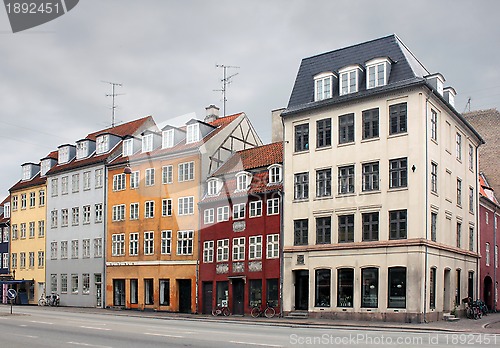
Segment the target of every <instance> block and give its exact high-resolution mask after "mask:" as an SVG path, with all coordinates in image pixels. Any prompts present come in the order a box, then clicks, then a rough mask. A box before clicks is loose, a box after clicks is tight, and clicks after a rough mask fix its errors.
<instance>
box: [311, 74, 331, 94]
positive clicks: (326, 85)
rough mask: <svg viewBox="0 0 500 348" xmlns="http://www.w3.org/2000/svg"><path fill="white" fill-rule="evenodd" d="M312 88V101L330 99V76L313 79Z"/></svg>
mask: <svg viewBox="0 0 500 348" xmlns="http://www.w3.org/2000/svg"><path fill="white" fill-rule="evenodd" d="M322 75H323V74H322ZM314 86H315V87H314V100H323V99H327V98H331V97H332V75H329V76H325V77H322V78H317V79H315V80H314Z"/></svg>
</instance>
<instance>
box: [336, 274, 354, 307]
mask: <svg viewBox="0 0 500 348" xmlns="http://www.w3.org/2000/svg"><path fill="white" fill-rule="evenodd" d="M337 284H338V285H337V286H338V289H337V307H353V306H354V302H353V299H354V270H353V269H352V268H340V269H339V270H338V271H337Z"/></svg>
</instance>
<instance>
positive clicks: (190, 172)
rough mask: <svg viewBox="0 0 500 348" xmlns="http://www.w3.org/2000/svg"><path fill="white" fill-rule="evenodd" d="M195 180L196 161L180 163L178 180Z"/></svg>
mask: <svg viewBox="0 0 500 348" xmlns="http://www.w3.org/2000/svg"><path fill="white" fill-rule="evenodd" d="M192 180H194V161H191V162H184V163H179V165H178V181H179V182H184V181H192Z"/></svg>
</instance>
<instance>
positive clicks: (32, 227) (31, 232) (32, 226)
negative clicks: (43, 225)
mask: <svg viewBox="0 0 500 348" xmlns="http://www.w3.org/2000/svg"><path fill="white" fill-rule="evenodd" d="M29 228H30V238H35V221H30V225H29Z"/></svg>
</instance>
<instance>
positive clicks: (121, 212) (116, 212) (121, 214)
mask: <svg viewBox="0 0 500 348" xmlns="http://www.w3.org/2000/svg"><path fill="white" fill-rule="evenodd" d="M112 219H113V221H123V220H125V204H120V205H114V206H113V216H112Z"/></svg>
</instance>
